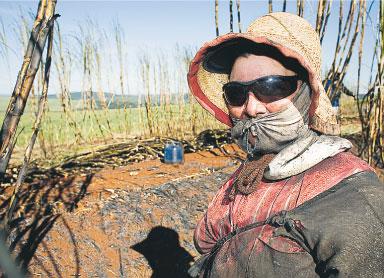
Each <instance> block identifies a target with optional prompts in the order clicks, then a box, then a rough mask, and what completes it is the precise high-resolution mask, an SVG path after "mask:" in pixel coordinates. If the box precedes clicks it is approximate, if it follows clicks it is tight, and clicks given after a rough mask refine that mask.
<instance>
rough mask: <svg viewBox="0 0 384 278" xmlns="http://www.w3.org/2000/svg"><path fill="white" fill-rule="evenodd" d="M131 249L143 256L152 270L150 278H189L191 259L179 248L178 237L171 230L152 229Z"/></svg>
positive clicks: (185, 251)
mask: <svg viewBox="0 0 384 278" xmlns="http://www.w3.org/2000/svg"><path fill="white" fill-rule="evenodd" d="M131 248H132V249H133V250H135V251H137V252H139V253H141V254H142V255H144V257H145V258H146V260H147V261H148V264H149V266H150V267H151V268H152V271H153V273H152V275H151V277H152V278H163V277H164V278H165V277H181V278H183V277H190V276H189V275H188V269H189V267H190V263H191V262H193V257H192V256H191V254H189V253H188V252H187V250H185V249H184V248H183V247H181V246H180V242H179V235H178V233H177V232H176V231H174V230H172V229H169V228H165V227H162V226H157V227H154V228H153V229H152V230H151V231H150V232H149V234H148V236H147V238H146V239H145V240H143V241H142V242H139V243H137V244H135V245H133V246H131Z"/></svg>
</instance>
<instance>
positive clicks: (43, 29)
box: [0, 0, 56, 178]
mask: <svg viewBox="0 0 384 278" xmlns="http://www.w3.org/2000/svg"><path fill="white" fill-rule="evenodd" d="M55 6H56V0H41V1H40V2H39V7H38V11H37V16H36V18H35V23H34V25H33V28H32V31H31V36H30V39H29V42H28V46H27V50H26V54H25V56H24V61H23V64H22V66H21V70H20V72H19V75H18V77H17V81H16V85H15V88H14V90H13V93H12V96H11V99H10V102H9V104H8V108H7V111H6V114H5V118H4V121H3V125H2V127H1V130H0V178H1V177H2V176H3V175H4V174H5V171H6V169H7V166H8V163H9V159H10V157H11V153H12V147H11V146H12V145H11V142H12V139H13V137H14V136H15V132H16V129H17V126H18V124H19V121H20V118H21V116H22V114H23V113H24V109H25V106H26V103H27V99H28V96H29V93H30V91H31V88H32V85H33V81H34V79H35V75H36V72H37V70H38V68H39V64H40V61H41V56H42V53H43V50H44V46H45V42H46V40H47V37H48V32H49V29H50V28H51V26H52V25H53V22H54V20H55V18H56V16H55V15H54V11H55Z"/></svg>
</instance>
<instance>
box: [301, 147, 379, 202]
mask: <svg viewBox="0 0 384 278" xmlns="http://www.w3.org/2000/svg"><path fill="white" fill-rule="evenodd" d="M360 172H371V173H374V170H373V169H372V167H370V166H369V165H368V164H367V163H366V162H365V161H363V160H362V159H360V158H358V157H356V156H355V155H353V154H352V153H350V152H341V153H339V154H337V155H335V156H333V157H329V158H327V159H325V160H323V161H322V162H320V163H318V164H316V165H315V166H313V167H312V168H310V169H308V170H307V171H306V173H305V175H304V178H303V187H302V192H301V194H300V197H299V199H298V204H301V203H304V202H306V201H308V200H310V199H312V198H314V197H315V196H317V195H319V194H320V193H322V192H324V191H327V190H329V189H331V188H333V187H334V186H336V185H337V184H339V183H340V182H341V181H343V180H345V179H346V178H348V177H350V176H352V175H355V174H357V173H360Z"/></svg>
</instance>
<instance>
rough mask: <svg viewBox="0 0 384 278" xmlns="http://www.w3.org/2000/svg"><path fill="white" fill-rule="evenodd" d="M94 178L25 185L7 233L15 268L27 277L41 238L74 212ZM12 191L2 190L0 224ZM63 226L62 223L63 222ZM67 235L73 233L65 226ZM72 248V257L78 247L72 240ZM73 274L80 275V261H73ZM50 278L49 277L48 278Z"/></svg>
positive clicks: (0, 191)
mask: <svg viewBox="0 0 384 278" xmlns="http://www.w3.org/2000/svg"><path fill="white" fill-rule="evenodd" d="M92 177H93V174H89V175H86V176H85V177H83V178H80V179H79V178H77V179H76V178H75V177H60V178H54V179H45V180H40V181H38V182H32V183H30V184H24V185H23V186H22V187H21V188H20V190H19V193H18V195H17V198H16V199H15V200H16V201H15V202H16V203H15V210H14V213H13V215H12V218H11V219H12V220H11V221H10V223H9V228H8V229H9V230H8V232H7V242H8V245H9V246H10V247H9V250H10V253H11V254H12V257H14V258H15V260H16V262H17V264H18V265H19V266H20V267H21V269H22V270H23V271H24V272H25V273H28V271H27V268H28V264H29V263H30V261H31V259H32V258H33V256H34V254H35V252H36V250H37V248H38V246H39V245H40V244H41V243H42V241H43V239H44V237H45V236H46V235H47V234H48V232H49V231H50V230H51V229H52V227H53V225H54V224H55V222H56V221H57V219H58V218H59V217H60V213H62V212H65V211H73V210H74V209H76V207H77V204H78V203H79V201H80V200H81V199H82V198H84V196H85V195H86V193H87V188H88V186H89V184H90V183H91V180H92ZM12 191H13V188H12V187H1V188H0V196H1V198H2V200H1V204H0V221H1V222H3V221H4V219H5V217H6V215H7V211H8V208H9V205H10V202H11V195H12ZM62 219H63V221H64V222H65V219H64V218H62ZM64 226H65V227H66V229H67V230H68V233H69V234H72V235H73V233H72V232H71V230H70V227H69V226H68V225H64ZM72 244H73V247H74V249H73V250H74V253H75V254H74V256H75V258H78V255H77V254H76V253H77V252H78V251H77V245H76V242H75V240H74V239H73V240H72ZM47 259H49V260H51V262H52V264H53V265H54V266H57V263H56V262H55V261H54V259H53V257H50V258H47ZM76 264H77V265H76V273H77V274H79V273H80V261H79V260H76ZM55 272H56V273H54V274H53V273H49V272H46V273H47V274H48V273H49V274H51V275H53V276H54V277H62V275H61V273H60V270H59V268H58V267H55ZM51 277H52V276H51Z"/></svg>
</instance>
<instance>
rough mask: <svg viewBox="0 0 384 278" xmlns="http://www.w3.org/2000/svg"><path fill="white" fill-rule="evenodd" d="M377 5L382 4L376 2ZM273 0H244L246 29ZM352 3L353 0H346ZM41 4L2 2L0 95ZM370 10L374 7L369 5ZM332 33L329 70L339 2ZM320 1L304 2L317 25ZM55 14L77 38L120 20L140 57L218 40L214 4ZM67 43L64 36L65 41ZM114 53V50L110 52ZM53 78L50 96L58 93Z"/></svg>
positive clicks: (223, 8) (79, 5)
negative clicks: (21, 29)
mask: <svg viewBox="0 0 384 278" xmlns="http://www.w3.org/2000/svg"><path fill="white" fill-rule="evenodd" d="M233 2H234V6H233V9H234V28H235V30H234V31H235V32H236V31H237V18H236V4H235V3H236V1H233ZM377 2H378V1H377ZM267 3H268V1H244V0H243V1H241V17H242V28H243V30H245V29H246V26H248V25H249V23H250V22H251V21H252V20H253V19H255V18H257V17H258V16H260V15H263V14H265V13H267V12H268V4H267ZM273 3H274V9H275V10H276V11H278V10H281V6H282V1H273ZM346 3H348V1H346ZM37 4H38V1H0V18H1V20H2V21H3V23H4V26H5V28H6V30H7V31H6V32H7V39H8V41H7V42H8V46H9V49H10V50H9V55H8V56H9V65H7V63H6V61H5V59H2V60H0V61H1V64H0V94H1V95H8V94H11V92H12V89H13V86H14V83H15V79H16V76H17V73H18V70H19V68H20V66H21V62H22V50H21V47H20V42H19V41H18V40H17V39H16V37H15V28H16V24H17V22H18V21H19V20H20V17H19V16H20V14H26V13H28V12H31V13H32V14H34V13H35V12H36V9H37ZM368 6H369V3H368ZM332 9H333V12H332V14H331V18H330V22H329V25H328V28H329V30H328V33H327V36H326V38H325V40H324V44H323V67H324V68H329V64H330V61H331V58H332V57H333V52H334V48H335V40H336V36H335V34H336V33H337V24H338V23H337V22H338V9H339V2H338V1H334V4H333V7H332ZM377 9H378V3H374V4H373V6H372V10H371V16H372V18H371V19H372V22H371V21H368V22H367V29H366V39H365V48H364V49H365V52H364V57H363V84H366V83H367V82H368V78H369V68H370V63H371V57H372V51H371V49H373V45H374V41H375V38H374V33H373V31H374V28H375V24H376V22H377ZM316 10H317V1H306V2H305V12H304V15H305V18H306V19H307V20H309V21H310V22H311V24H312V25H313V26H314V23H315V18H316ZM345 10H347V7H346V8H345ZM288 11H290V12H294V13H295V12H296V1H288ZM56 12H57V13H59V14H61V17H60V18H59V19H58V21H59V24H60V27H61V30H62V32H63V34H66V35H67V36H71V35H76V34H78V32H79V31H78V30H79V25H81V24H83V23H84V20H85V19H87V18H88V19H93V20H95V21H96V22H97V24H98V26H99V28H100V29H104V30H106V31H107V32H109V31H110V30H111V29H110V28H111V26H112V24H113V22H114V21H117V20H118V21H119V22H120V24H121V26H122V28H123V29H124V33H125V44H126V47H127V49H128V51H127V52H128V53H130V54H129V55H136V54H135V53H137V51H140V49H143V48H145V49H149V51H152V50H158V49H165V50H166V49H168V50H170V49H173V48H174V47H175V45H176V44H179V45H181V46H190V47H193V48H197V47H200V46H201V45H202V44H203V43H204V42H205V41H209V40H211V39H213V38H214V37H215V25H214V1H213V0H212V1H63V0H61V1H60V0H58V4H57V7H56ZM219 29H220V34H224V33H227V32H229V1H220V2H219ZM64 39H65V37H64ZM111 51H113V50H111ZM356 57H357V56H356V53H354V57H353V61H352V64H351V65H350V71H349V73H348V76H347V82H348V83H350V84H352V83H353V84H354V83H355V80H356V72H357V70H356V61H357V59H356ZM55 88H56V84H55V81H54V80H52V87H51V89H50V93H54V91H55ZM80 88H81V84H80V81H79V80H77V79H76V78H74V80H73V82H72V83H71V90H80Z"/></svg>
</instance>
